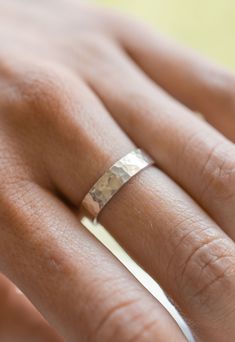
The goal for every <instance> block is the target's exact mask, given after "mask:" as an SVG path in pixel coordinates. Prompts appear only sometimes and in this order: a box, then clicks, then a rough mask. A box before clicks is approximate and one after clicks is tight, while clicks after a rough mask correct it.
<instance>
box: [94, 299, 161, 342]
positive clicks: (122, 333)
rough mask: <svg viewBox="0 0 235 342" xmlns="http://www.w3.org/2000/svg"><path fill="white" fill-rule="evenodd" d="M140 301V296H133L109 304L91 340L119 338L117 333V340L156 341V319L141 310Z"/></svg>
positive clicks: (97, 323)
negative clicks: (151, 318) (150, 317)
mask: <svg viewBox="0 0 235 342" xmlns="http://www.w3.org/2000/svg"><path fill="white" fill-rule="evenodd" d="M109 302H110V303H111V302H113V301H111V300H110V301H109ZM140 302H141V299H140V298H134V299H133V298H132V299H126V300H120V301H118V302H116V303H115V304H113V305H112V306H110V304H109V305H108V306H107V308H106V309H105V310H104V312H103V314H102V315H101V316H100V317H99V320H98V321H97V322H96V324H95V327H94V328H93V329H92V333H91V334H90V336H89V341H106V340H108V341H109V340H111V339H113V338H117V333H118V336H119V338H118V339H117V341H119V340H120V341H145V340H146V341H152V340H153V341H154V338H153V337H154V336H155V337H156V330H155V328H156V325H155V320H150V319H149V318H147V316H146V315H144V314H142V313H141V312H140V306H141V305H140ZM127 321H128V326H129V329H128V330H127V329H126V324H125V323H126V322H127Z"/></svg>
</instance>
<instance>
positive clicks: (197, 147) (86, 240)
mask: <svg viewBox="0 0 235 342" xmlns="http://www.w3.org/2000/svg"><path fill="white" fill-rule="evenodd" d="M0 20H1V29H0V39H1V48H0V128H1V129H0V161H1V162H0V223H1V229H0V256H1V257H0V270H1V271H2V272H3V273H5V274H6V275H7V276H8V277H9V278H10V279H11V280H13V281H14V282H15V283H16V284H17V285H18V286H19V287H20V288H21V289H22V291H23V292H24V293H25V294H26V295H27V296H28V298H29V299H30V300H31V301H32V303H33V304H34V305H35V306H36V307H37V308H38V309H39V311H40V312H41V313H42V314H43V316H44V317H45V318H46V319H47V320H48V321H49V322H50V324H51V325H52V326H54V328H55V329H56V330H57V331H58V333H59V334H60V335H61V336H63V337H64V338H65V340H66V341H87V340H91V341H110V340H114V341H132V340H133V341H137V340H139V341H181V340H184V336H183V334H182V333H181V331H180V329H179V328H178V327H177V325H176V324H175V322H174V321H173V319H172V318H171V317H170V315H169V314H168V313H167V312H166V310H165V309H164V308H163V307H162V306H161V305H160V303H158V302H157V301H156V300H155V299H154V298H153V297H152V296H151V295H150V294H149V293H147V291H146V290H145V289H144V288H143V287H142V286H141V285H140V284H139V283H138V282H137V281H136V280H135V279H134V277H133V276H131V275H130V274H129V273H128V272H127V270H126V269H125V268H124V267H123V266H122V265H121V264H120V263H119V262H118V261H117V260H116V259H115V258H114V257H113V256H112V255H111V254H110V253H109V252H108V251H107V250H106V249H105V248H104V247H103V246H102V245H101V244H100V243H98V242H97V241H96V240H95V239H94V238H93V237H92V236H91V235H90V234H89V233H88V232H87V230H86V229H85V228H83V227H82V225H81V224H80V222H79V221H78V219H77V217H76V211H77V210H78V209H79V205H80V203H81V201H82V199H83V197H84V195H85V194H86V193H87V192H88V190H89V189H90V187H91V186H92V184H93V183H94V182H95V181H96V180H97V179H98V178H99V176H101V175H102V174H103V173H104V171H106V170H107V168H109V167H110V165H112V164H113V162H115V161H116V160H118V159H119V158H120V157H122V156H124V155H125V154H126V153H127V152H129V151H131V150H132V149H133V148H134V145H135V144H136V145H138V146H140V147H142V148H144V149H145V150H146V151H147V152H148V153H149V154H151V155H152V157H153V158H155V161H156V165H157V167H151V168H148V169H146V170H144V171H143V172H141V173H140V174H139V175H137V176H136V177H134V178H133V179H132V180H131V181H130V182H128V184H126V185H125V187H123V189H122V190H120V191H119V192H118V194H117V195H116V196H115V197H114V198H113V199H112V200H111V201H110V203H109V204H108V205H107V207H105V208H104V210H103V211H102V213H101V215H100V222H101V223H102V224H104V226H105V227H106V228H107V229H108V230H109V231H110V232H111V233H112V234H113V235H114V236H115V238H117V240H118V241H119V242H120V243H121V244H122V245H123V246H124V247H125V248H126V250H127V251H128V252H129V253H130V254H131V255H132V256H133V257H134V258H135V260H137V261H138V262H139V263H140V264H141V265H142V267H143V268H144V269H145V270H147V272H149V274H151V276H152V277H154V278H155V279H156V280H158V282H159V283H160V284H161V286H162V287H163V288H164V289H165V290H166V291H167V293H168V294H169V296H170V297H171V298H172V299H173V300H174V302H175V303H176V305H177V306H178V307H179V309H180V310H181V312H182V313H183V315H184V316H185V317H186V319H187V320H188V322H189V323H190V324H191V327H192V329H193V332H194V333H195V335H196V336H198V338H199V339H200V340H205V341H213V342H214V341H234V338H235V326H234V318H235V305H234V303H235V248H234V241H233V240H234V239H235V210H234V208H235V149H234V144H233V142H232V141H235V100H234V99H235V96H234V84H235V82H234V76H232V75H230V74H229V73H228V72H226V71H224V70H222V69H220V68H218V67H216V66H213V65H212V64H210V63H209V62H207V61H205V60H202V59H201V58H200V57H198V56H195V55H194V54H193V53H191V52H188V51H185V50H184V49H182V48H179V47H177V46H175V45H174V44H172V43H171V42H168V41H166V40H165V39H163V38H162V37H160V36H159V35H156V34H155V33H153V32H152V31H151V30H150V29H149V28H147V27H145V26H144V25H142V24H139V23H136V22H135V21H133V20H130V19H129V18H126V17H122V16H119V15H116V14H115V13H113V12H110V11H108V10H103V9H102V10H101V9H97V8H94V7H89V6H87V5H82V4H80V5H78V4H77V1H63V0H59V1H58V0H50V1H40V2H39V1H31V0H30V1H29V0H28V1H27V0H24V1H21V2H19V1H16V0H15V1H14V0H9V1H8V2H5V1H3V0H1V1H0ZM185 105H186V106H187V107H186V106H185ZM193 111H199V112H201V113H203V114H204V115H205V117H206V118H207V120H208V121H209V122H210V124H212V125H214V126H215V128H216V129H217V130H216V129H214V128H212V126H210V124H209V123H206V122H204V121H202V120H201V119H199V118H198V117H197V116H195V115H194V114H193ZM219 131H221V132H223V134H224V135H225V136H227V138H226V137H225V136H223V135H222V134H221V133H219ZM229 139H230V140H229ZM160 169H161V171H160Z"/></svg>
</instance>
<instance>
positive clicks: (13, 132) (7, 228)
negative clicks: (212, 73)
mask: <svg viewBox="0 0 235 342" xmlns="http://www.w3.org/2000/svg"><path fill="white" fill-rule="evenodd" d="M27 75H30V76H29V77H30V80H29V79H27V77H24V78H23V83H24V86H23V85H22V84H20V82H19V89H17V94H18V99H20V100H19V102H17V105H16V108H17V109H18V111H16V110H13V109H12V107H11V110H12V111H11V114H12V115H10V116H8V115H6V116H4V117H3V118H2V127H4V129H3V130H2V131H1V135H0V139H1V148H2V151H1V167H0V178H1V197H0V200H1V205H0V218H1V230H0V254H1V258H0V268H1V271H3V272H4V273H5V274H6V275H7V276H8V277H9V278H10V279H12V280H13V281H14V283H16V284H17V285H18V286H19V287H20V289H22V291H23V292H24V293H25V294H26V295H27V297H28V298H29V299H30V300H31V301H32V303H33V304H34V305H35V306H36V307H37V308H38V309H39V311H40V312H41V313H42V314H43V315H44V317H45V318H46V319H47V320H48V321H49V322H50V323H51V324H52V326H54V327H55V328H56V330H57V331H58V332H59V333H60V334H61V335H62V336H63V337H64V338H65V340H66V341H78V340H81V341H86V340H91V341H93V340H94V341H110V340H111V339H113V338H114V339H115V340H117V341H127V340H130V339H136V340H138V339H141V340H147V341H151V340H153V341H155V340H159V341H161V340H175V341H178V340H179V341H181V340H182V339H183V335H182V333H181V331H180V330H179V328H178V327H177V325H176V323H175V321H174V320H173V319H172V318H171V317H170V315H169V314H168V313H167V312H166V311H165V309H163V307H162V306H161V305H160V304H159V303H158V302H157V301H156V300H155V299H154V298H153V297H152V296H151V295H150V294H148V293H147V292H146V290H145V289H144V288H143V287H142V286H141V285H140V284H139V283H138V282H137V281H136V280H135V279H134V278H133V277H132V276H131V275H130V274H129V273H128V272H127V271H126V270H125V269H124V268H123V266H121V265H120V263H119V262H118V261H117V260H116V259H114V258H113V257H112V256H111V255H110V253H109V252H107V251H106V249H104V248H103V247H102V246H101V245H100V244H98V243H97V241H96V240H95V238H93V237H92V236H91V235H90V234H88V232H87V231H86V230H85V229H84V228H83V227H82V226H81V225H80V224H79V223H78V220H77V218H76V217H75V215H74V214H72V213H71V210H70V209H69V208H68V207H67V206H65V205H64V204H63V203H62V202H61V201H60V200H59V199H58V198H57V197H55V195H53V194H52V192H53V193H54V192H55V193H56V194H57V195H58V194H59V195H61V194H63V195H64V197H65V196H66V197H67V198H68V199H69V200H70V201H72V200H73V199H74V197H75V196H76V198H77V197H78V196H80V195H81V193H82V187H83V186H84V185H86V182H87V179H88V178H87V177H88V176H89V173H92V172H94V170H93V169H92V168H93V167H96V165H95V162H96V163H97V165H100V166H101V165H102V164H103V163H105V160H106V162H107V159H108V158H107V154H106V153H107V151H106V153H105V149H104V152H103V154H100V150H99V151H98V150H97V144H98V143H99V144H100V143H101V142H102V141H103V143H104V142H105V141H104V140H102V139H103V137H102V130H100V131H99V130H98V131H97V129H99V128H100V127H103V129H104V128H105V129H107V128H109V125H110V129H111V127H112V125H113V120H112V119H111V118H110V119H109V120H106V117H103V118H102V117H101V116H100V117H99V120H98V119H97V122H98V121H99V122H100V127H99V126H95V123H96V122H95V121H94V122H92V121H91V120H90V119H91V112H90V110H91V107H90V106H91V104H92V103H93V101H94V97H93V96H91V95H90V93H89V92H88V91H87V88H86V87H85V86H82V85H81V84H80V83H81V82H77V80H76V82H75V81H74V80H73V78H72V79H71V80H70V78H69V77H67V74H66V73H65V75H64V74H63V73H62V78H60V77H59V80H60V81H58V77H56V79H57V81H56V80H55V77H54V73H53V72H52V75H53V77H52V76H51V73H50V72H48V74H47V77H46V78H44V77H45V74H41V73H39V74H38V72H36V74H35V73H29V74H28V73H27ZM40 77H41V78H40ZM61 80H62V81H63V82H62V83H61ZM31 81H32V82H33V86H32V84H31V83H30V82H31ZM70 82H71V83H70ZM29 84H30V86H29ZM55 84H56V86H55ZM62 85H63V86H62ZM64 85H66V87H64ZM67 85H69V86H70V87H71V88H70V87H69V86H68V88H67ZM70 90H71V94H70ZM87 93H88V95H87ZM73 94H74V95H75V96H74V97H73ZM26 95H27V96H26ZM49 95H50V96H49ZM68 99H69V100H68ZM79 99H80V100H79ZM86 105H87V107H86ZM66 106H68V107H67V108H66ZM98 108H99V105H98ZM101 108H102V107H101ZM97 110H98V109H97V108H96V107H94V108H93V109H92V112H93V113H94V111H95V112H96V113H97ZM87 111H88V112H87ZM56 113H57V116H56ZM88 113H89V114H88ZM101 113H102V110H101V111H100V114H101ZM81 122H83V123H84V129H83V130H81V129H80V131H79V127H80V128H81ZM45 123H46V124H45ZM101 123H103V125H101ZM93 125H94V126H93ZM75 128H76V129H75ZM86 130H87V131H86ZM35 132H36V133H35ZM96 132H98V134H97V135H96V134H95V133H96ZM119 132H121V130H120V131H119ZM86 133H87V134H86ZM99 134H100V135H99ZM123 137H124V135H123ZM88 139H90V140H89V142H90V144H88V145H87V146H86V144H85V142H88ZM126 139H127V138H126ZM124 141H125V140H124ZM126 141H128V139H127V140H126ZM129 143H130V142H129ZM82 144H83V145H82ZM85 146H86V148H87V149H88V150H91V151H93V153H95V156H96V158H94V163H91V162H90V161H91V159H90V158H92V157H93V155H90V154H87V155H86V150H85V151H83V148H84V149H85ZM106 147H107V148H111V147H110V146H106ZM71 148H72V149H71ZM121 148H122V147H121ZM126 148H127V147H126ZM68 152H69V153H68ZM98 152H99V154H100V155H98V156H99V157H98V158H97V153H98ZM116 153H120V151H119V152H118V151H116ZM108 157H109V158H111V157H110V156H108ZM80 160H82V162H80ZM71 163H72V164H73V165H72V164H71ZM29 165H31V167H29ZM32 165H33V166H32ZM85 166H86V167H85ZM71 167H72V168H71ZM84 167H85V168H84ZM32 169H33V171H32ZM29 170H31V171H29ZM50 172H51V174H50ZM96 172H97V170H96ZM48 174H50V177H49V176H48ZM60 177H61V178H60ZM77 177H81V179H83V181H82V182H81V183H76V184H75V182H76V180H77ZM58 180H60V182H58ZM36 181H37V183H35V182H36ZM38 183H40V184H41V186H40V185H37V184H38ZM83 184H84V185H83ZM57 185H58V186H57ZM42 186H43V188H42ZM67 191H70V193H71V194H72V196H71V197H70V198H69V197H68V196H67ZM73 196H74V197H73ZM12 246H14V251H12ZM9 251H12V252H11V253H10V252H9ZM94 313H95V314H94ZM149 313H151V315H150V314H149Z"/></svg>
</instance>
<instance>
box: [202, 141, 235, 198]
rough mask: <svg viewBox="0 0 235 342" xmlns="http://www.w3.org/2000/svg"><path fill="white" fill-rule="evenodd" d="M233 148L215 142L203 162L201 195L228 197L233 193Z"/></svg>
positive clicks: (234, 187)
mask: <svg viewBox="0 0 235 342" xmlns="http://www.w3.org/2000/svg"><path fill="white" fill-rule="evenodd" d="M234 157H235V148H234V146H229V147H228V146H226V145H225V144H224V143H219V144H216V145H215V146H214V147H213V148H212V149H211V151H210V153H209V155H208V157H207V160H206V162H205V163H204V164H203V167H202V171H201V177H202V184H204V187H203V191H202V194H201V196H206V195H207V194H208V195H209V196H211V195H213V197H214V198H215V199H216V198H217V199H230V198H231V197H233V196H234V194H235V158H234Z"/></svg>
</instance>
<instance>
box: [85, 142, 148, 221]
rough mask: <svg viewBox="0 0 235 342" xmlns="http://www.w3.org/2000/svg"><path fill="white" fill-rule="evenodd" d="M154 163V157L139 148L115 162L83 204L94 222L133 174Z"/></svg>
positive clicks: (94, 186) (91, 190)
mask: <svg viewBox="0 0 235 342" xmlns="http://www.w3.org/2000/svg"><path fill="white" fill-rule="evenodd" d="M152 164H154V161H153V159H152V158H151V157H150V156H149V155H147V154H146V153H145V152H144V151H143V150H141V149H139V148H137V149H135V150H133V151H131V152H130V153H128V154H127V155H125V156H124V157H122V158H121V159H119V160H118V161H117V162H116V163H114V164H113V165H112V166H111V167H110V168H109V169H108V170H107V171H106V172H105V173H104V174H103V175H102V176H101V177H100V178H99V179H98V181H97V182H96V183H95V184H94V185H93V186H92V188H91V189H90V191H89V192H88V193H87V195H86V196H85V197H84V199H83V201H82V203H81V206H82V207H83V209H85V210H86V211H87V212H88V214H89V216H90V217H91V218H92V220H93V221H94V222H97V217H98V215H99V213H100V212H101V210H102V209H103V208H104V206H105V205H106V204H107V203H108V202H109V201H110V200H111V198H112V197H113V196H114V195H115V194H116V193H117V192H118V191H119V190H120V189H121V187H122V186H123V185H124V184H125V183H127V182H128V181H129V180H130V179H131V178H132V177H133V176H135V175H136V174H137V173H139V172H140V171H141V170H143V169H145V168H146V167H147V166H150V165H152Z"/></svg>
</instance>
